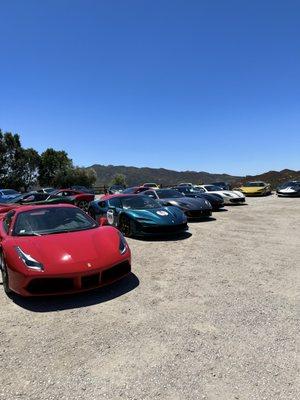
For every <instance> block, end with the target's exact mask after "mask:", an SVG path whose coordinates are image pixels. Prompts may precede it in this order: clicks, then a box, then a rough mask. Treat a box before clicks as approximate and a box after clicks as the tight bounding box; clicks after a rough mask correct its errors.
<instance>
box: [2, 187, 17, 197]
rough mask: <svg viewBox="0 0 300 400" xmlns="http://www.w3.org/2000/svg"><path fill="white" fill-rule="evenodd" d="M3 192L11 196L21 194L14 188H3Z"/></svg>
mask: <svg viewBox="0 0 300 400" xmlns="http://www.w3.org/2000/svg"><path fill="white" fill-rule="evenodd" d="M1 192H2V193H3V194H4V196H11V195H14V194H19V192H17V191H16V190H13V189H3V190H1Z"/></svg>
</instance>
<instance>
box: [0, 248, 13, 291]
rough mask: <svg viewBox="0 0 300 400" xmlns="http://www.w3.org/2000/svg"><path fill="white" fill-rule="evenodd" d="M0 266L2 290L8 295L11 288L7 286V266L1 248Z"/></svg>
mask: <svg viewBox="0 0 300 400" xmlns="http://www.w3.org/2000/svg"><path fill="white" fill-rule="evenodd" d="M0 268H1V275H2V286H3V289H4V292H5V293H6V294H7V295H9V294H10V293H11V290H10V288H9V281H8V273H7V266H6V262H5V259H4V256H3V252H2V250H0Z"/></svg>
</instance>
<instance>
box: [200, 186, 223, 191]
mask: <svg viewBox="0 0 300 400" xmlns="http://www.w3.org/2000/svg"><path fill="white" fill-rule="evenodd" d="M204 187H205V189H206V190H207V191H208V192H219V191H222V189H221V188H220V187H219V186H215V185H205V186H204Z"/></svg>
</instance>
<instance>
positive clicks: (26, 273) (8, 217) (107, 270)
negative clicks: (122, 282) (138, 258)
mask: <svg viewBox="0 0 300 400" xmlns="http://www.w3.org/2000/svg"><path fill="white" fill-rule="evenodd" d="M0 266H1V272H2V280H3V287H4V290H5V292H6V293H9V292H11V291H13V292H16V293H18V294H20V295H22V296H39V295H54V294H65V293H74V292H80V291H85V290H89V289H93V288H96V287H100V286H103V285H106V284H110V283H112V282H114V281H117V280H118V279H121V278H122V277H124V276H125V275H127V274H128V273H129V272H130V271H131V253H130V249H129V247H128V244H127V242H126V240H125V239H124V237H123V236H122V235H121V234H120V232H119V231H118V230H117V229H115V228H113V227H110V226H103V227H100V226H99V224H98V223H97V222H95V221H94V220H93V219H92V218H91V217H89V216H88V215H87V214H86V213H85V212H83V211H82V210H80V209H79V208H78V207H74V206H73V205H69V204H65V205H47V206H45V205H40V206H36V205H35V206H30V205H26V206H19V207H17V208H15V209H13V210H10V211H9V212H7V213H6V214H5V215H2V217H0Z"/></svg>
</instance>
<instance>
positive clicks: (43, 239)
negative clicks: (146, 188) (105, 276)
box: [13, 227, 120, 273]
mask: <svg viewBox="0 0 300 400" xmlns="http://www.w3.org/2000/svg"><path fill="white" fill-rule="evenodd" d="M13 238H14V246H19V247H20V248H21V249H22V250H23V252H25V253H26V254H29V255H30V256H31V257H33V258H34V259H35V260H37V261H38V262H40V263H42V264H43V265H44V268H45V273H47V272H50V273H74V272H82V271H88V270H90V269H93V268H101V267H103V266H107V265H112V264H114V263H115V262H118V260H119V259H120V253H119V233H118V231H117V230H116V229H115V228H113V227H99V228H95V229H89V230H86V231H80V232H69V233H60V234H52V235H43V236H28V237H16V236H14V237H13ZM88 264H89V265H88Z"/></svg>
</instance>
